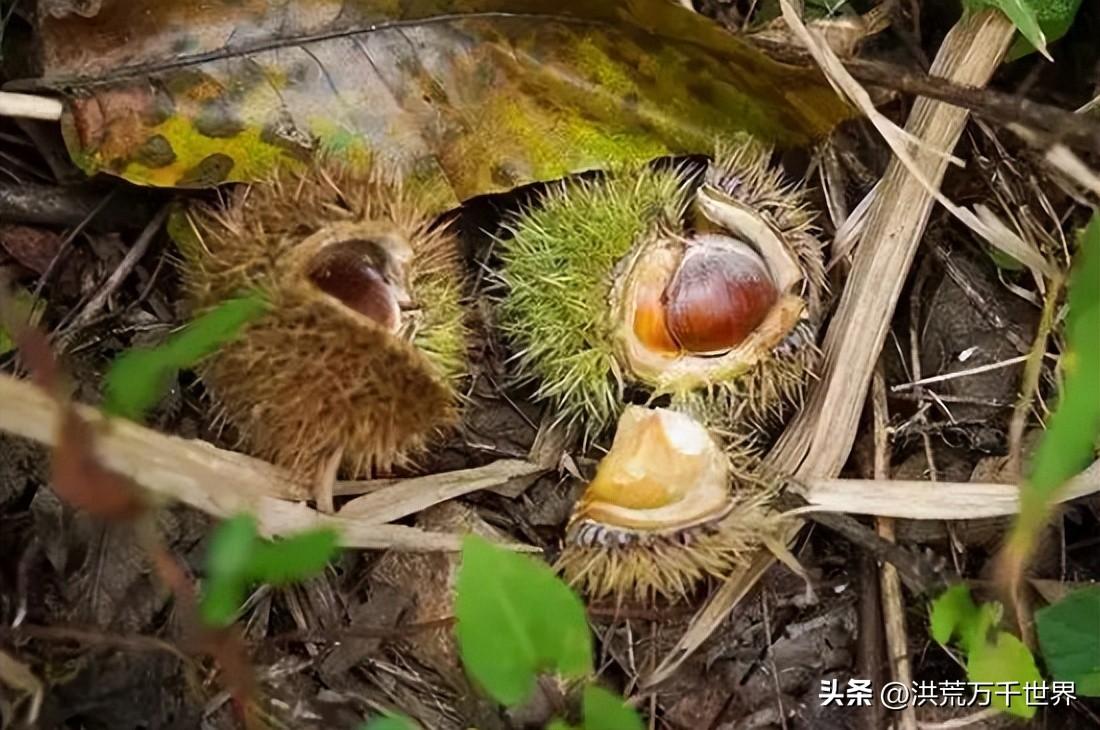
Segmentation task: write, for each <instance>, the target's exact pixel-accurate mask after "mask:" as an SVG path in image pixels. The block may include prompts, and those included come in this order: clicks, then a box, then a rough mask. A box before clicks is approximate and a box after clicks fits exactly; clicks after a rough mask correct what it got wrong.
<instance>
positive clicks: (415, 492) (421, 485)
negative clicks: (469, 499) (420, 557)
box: [337, 459, 546, 524]
mask: <svg viewBox="0 0 1100 730" xmlns="http://www.w3.org/2000/svg"><path fill="white" fill-rule="evenodd" d="M545 471H546V470H545V469H544V468H542V467H540V466H538V465H537V464H533V463H531V462H530V461H527V460H525V459H501V460H499V461H494V462H493V463H492V464H487V465H485V466H479V467H475V468H472V469H460V470H458V471H451V472H444V473H441V474H432V475H430V476H426V477H415V478H412V479H403V480H401V481H400V482H398V483H396V484H393V485H392V486H389V487H387V488H385V489H380V490H377V491H374V492H372V493H371V494H368V495H366V496H363V497H359V498H357V499H353V500H352V501H350V502H348V503H347V504H345V505H344V506H343V507H342V508H341V509H340V511H339V512H338V513H337V514H338V515H339V516H340V517H357V518H359V520H360V521H361V522H364V523H366V524H381V523H384V522H392V521H394V520H398V519H401V518H402V517H406V516H408V515H412V514H416V513H417V512H420V511H422V510H425V509H427V508H428V507H431V506H432V505H434V504H439V503H440V502H445V501H446V500H448V499H454V498H455V497H461V496H462V495H464V494H469V493H470V492H476V491H479V490H482V489H487V488H490V487H500V486H502V485H505V484H507V483H509V482H512V481H514V480H524V481H526V482H528V483H530V481H531V480H533V479H534V478H535V477H537V476H538V475H539V474H542V473H543V472H545Z"/></svg>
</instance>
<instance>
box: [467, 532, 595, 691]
mask: <svg viewBox="0 0 1100 730" xmlns="http://www.w3.org/2000/svg"><path fill="white" fill-rule="evenodd" d="M455 613H456V615H457V618H458V626H457V629H456V631H457V635H458V645H459V650H460V652H461V655H462V661H463V664H464V665H465V667H466V671H467V672H468V673H469V674H470V676H471V677H473V679H474V680H475V681H476V682H478V683H479V684H480V685H481V686H482V687H484V688H485V690H486V691H487V692H488V693H489V694H490V695H491V696H492V697H493V698H494V699H496V700H497V701H498V702H500V703H502V704H505V705H515V704H517V703H519V702H521V701H522V700H523V699H524V698H526V697H527V696H528V695H529V694H530V693H531V690H532V689H533V687H534V684H535V678H536V675H537V674H538V673H540V672H543V671H552V672H557V673H558V674H560V675H563V676H565V677H568V678H578V677H583V676H586V675H587V674H589V673H590V672H591V671H592V635H591V633H590V631H589V629H588V621H587V618H586V616H585V610H584V604H583V603H582V602H581V600H580V598H578V597H577V596H576V594H574V593H573V592H572V591H571V590H570V589H569V587H568V586H567V585H566V584H565V583H564V582H562V581H561V580H560V579H558V577H557V576H556V575H554V573H553V571H551V570H550V568H548V567H547V566H546V565H544V564H543V563H541V562H538V561H536V560H534V559H532V558H530V557H528V556H526V555H520V554H518V553H514V552H512V551H510V550H506V549H504V548H499V547H496V546H494V545H492V544H491V543H489V542H488V541H486V540H485V539H483V538H480V537H478V536H476V535H469V536H468V537H467V538H466V540H465V542H464V543H463V547H462V566H461V567H460V569H459V573H458V585H457V595H456V597H455Z"/></svg>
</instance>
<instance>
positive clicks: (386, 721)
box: [360, 715, 420, 730]
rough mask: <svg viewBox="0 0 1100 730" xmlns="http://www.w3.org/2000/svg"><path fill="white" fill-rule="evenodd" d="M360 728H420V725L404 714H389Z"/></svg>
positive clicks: (386, 729)
mask: <svg viewBox="0 0 1100 730" xmlns="http://www.w3.org/2000/svg"><path fill="white" fill-rule="evenodd" d="M360 730H420V726H419V725H417V724H416V723H415V722H413V721H412V720H410V719H409V718H407V717H405V716H404V715H389V716H387V717H379V718H376V719H374V720H371V721H370V722H368V723H367V724H366V725H363V726H362V727H361V728H360Z"/></svg>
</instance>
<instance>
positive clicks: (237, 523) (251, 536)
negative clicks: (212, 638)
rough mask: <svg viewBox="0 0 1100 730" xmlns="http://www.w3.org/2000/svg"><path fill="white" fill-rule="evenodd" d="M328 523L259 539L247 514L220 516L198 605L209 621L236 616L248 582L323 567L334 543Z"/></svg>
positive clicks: (286, 578)
mask: <svg viewBox="0 0 1100 730" xmlns="http://www.w3.org/2000/svg"><path fill="white" fill-rule="evenodd" d="M338 542H339V538H338V535H337V534H336V532H335V531H333V530H330V529H319V530H309V531H306V532H301V533H298V534H297V535H292V536H290V537H288V538H287V539H285V540H279V541H276V542H268V541H267V540H261V539H260V537H259V534H258V532H257V530H256V521H255V520H254V519H253V518H252V516H251V515H238V516H236V517H234V518H232V519H229V520H226V521H224V522H222V523H221V524H220V525H219V526H218V529H217V530H215V532H214V534H213V536H212V537H211V538H210V548H209V550H208V551H207V555H206V580H205V581H204V582H203V591H202V600H201V601H200V604H199V609H200V612H201V614H202V619H203V621H204V622H205V623H206V624H208V625H210V626H218V627H221V626H228V625H229V624H231V623H233V621H234V620H235V618H236V615H237V611H238V610H239V609H240V607H241V603H242V602H243V601H244V596H245V592H246V591H247V590H248V587H249V586H250V585H252V584H253V583H270V584H273V585H286V584H287V583H292V582H295V581H300V580H304V579H306V578H308V577H310V576H311V575H314V574H316V573H319V572H320V571H322V570H324V568H325V565H327V564H328V562H329V561H330V560H332V557H333V555H335V553H336V551H337V549H338Z"/></svg>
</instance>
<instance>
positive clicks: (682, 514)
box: [570, 406, 731, 533]
mask: <svg viewBox="0 0 1100 730" xmlns="http://www.w3.org/2000/svg"><path fill="white" fill-rule="evenodd" d="M729 477H730V468H729V460H728V458H727V456H726V454H725V453H724V452H723V451H722V450H721V449H720V448H719V446H718V445H717V444H716V443H715V441H714V439H713V438H711V436H710V434H709V433H707V431H706V429H704V428H703V426H702V425H700V424H699V423H698V422H697V421H695V420H694V419H693V418H691V417H690V416H688V415H686V414H683V413H679V412H676V411H670V410H666V409H647V408H642V407H640V406H630V407H628V408H627V410H626V411H625V412H624V413H623V415H622V417H621V418H620V420H619V425H618V430H617V431H616V434H615V440H614V442H613V443H612V446H611V450H610V451H609V452H608V454H607V456H606V457H604V459H603V460H602V461H601V462H600V465H599V467H598V468H597V471H596V476H595V477H594V478H593V480H592V482H591V483H590V484H589V485H588V489H587V490H586V491H585V494H584V496H583V497H582V498H581V501H580V502H579V503H578V505H577V508H576V509H575V511H574V514H573V518H572V520H571V521H570V525H571V527H572V526H574V525H578V524H580V523H581V522H583V521H586V520H587V521H595V522H598V523H602V524H605V525H608V526H611V527H616V528H626V529H629V530H639V531H648V532H662V533H664V532H675V531H678V530H683V529H685V528H688V527H692V526H696V525H701V524H705V523H707V522H711V521H714V520H716V519H719V518H721V517H722V516H723V515H725V514H726V513H728V511H729V509H730V506H731V501H730V496H729Z"/></svg>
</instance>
